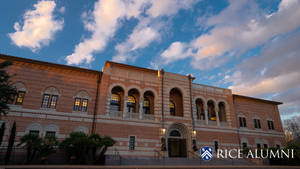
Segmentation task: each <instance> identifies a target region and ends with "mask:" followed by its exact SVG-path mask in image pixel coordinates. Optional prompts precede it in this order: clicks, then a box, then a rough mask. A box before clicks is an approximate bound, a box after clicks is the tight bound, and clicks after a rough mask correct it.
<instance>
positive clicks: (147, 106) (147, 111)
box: [143, 98, 150, 114]
mask: <svg viewBox="0 0 300 169" xmlns="http://www.w3.org/2000/svg"><path fill="white" fill-rule="evenodd" d="M143 112H144V114H150V100H149V99H148V98H144V103H143Z"/></svg>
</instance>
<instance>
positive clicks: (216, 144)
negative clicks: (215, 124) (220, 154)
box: [215, 141, 219, 151]
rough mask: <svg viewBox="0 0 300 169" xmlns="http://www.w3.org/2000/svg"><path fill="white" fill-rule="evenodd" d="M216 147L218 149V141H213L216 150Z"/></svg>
mask: <svg viewBox="0 0 300 169" xmlns="http://www.w3.org/2000/svg"><path fill="white" fill-rule="evenodd" d="M218 149H219V143H218V141H215V150H216V151H218Z"/></svg>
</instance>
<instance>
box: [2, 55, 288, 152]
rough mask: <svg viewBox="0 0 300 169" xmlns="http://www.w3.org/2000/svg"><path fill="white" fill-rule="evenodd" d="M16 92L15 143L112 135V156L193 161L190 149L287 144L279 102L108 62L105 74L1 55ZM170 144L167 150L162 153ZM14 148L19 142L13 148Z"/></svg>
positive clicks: (10, 115) (12, 105) (12, 118)
mask: <svg viewBox="0 0 300 169" xmlns="http://www.w3.org/2000/svg"><path fill="white" fill-rule="evenodd" d="M5 60H10V61H12V62H13V65H12V66H11V67H9V68H8V72H9V73H10V74H13V75H14V76H13V77H12V82H13V84H14V85H15V86H16V88H17V90H18V95H17V96H16V98H15V101H14V102H12V103H10V108H11V109H10V111H9V113H8V115H7V116H4V117H3V118H2V122H5V123H7V126H8V127H7V129H6V132H5V137H4V145H3V146H5V144H7V141H8V134H9V130H10V127H11V126H12V123H13V121H16V123H17V138H16V141H17V142H18V139H19V138H20V137H22V136H23V135H24V134H26V133H29V132H32V133H37V134H39V135H40V136H45V135H48V134H49V135H50V134H52V135H55V136H56V137H57V138H58V139H60V140H62V139H64V138H66V137H67V136H68V135H69V134H70V133H71V132H72V131H82V132H84V133H87V134H90V133H99V134H100V135H108V136H111V137H112V138H113V139H115V140H116V141H117V142H116V144H115V145H114V147H112V148H110V149H109V151H108V152H107V153H108V154H112V153H114V152H116V151H117V152H119V153H120V155H121V156H135V157H155V156H165V157H190V156H192V154H193V153H192V152H193V148H195V147H201V146H212V147H214V148H237V147H245V146H247V147H250V148H256V147H275V146H279V147H280V146H284V145H285V139H284V133H283V129H282V124H281V120H280V116H279V111H278V105H279V104H281V103H280V102H275V101H270V100H263V99H259V98H252V97H248V96H241V95H235V94H232V92H231V90H230V89H224V88H218V87H213V86H206V85H202V84H196V83H193V80H194V78H193V77H191V76H185V75H180V74H175V73H171V72H164V71H163V70H152V69H146V68H141V67H135V66H130V65H125V64H120V63H114V62H110V61H107V62H106V63H105V65H104V67H103V68H102V71H94V70H88V69H83V68H78V67H72V66H66V65H59V64H54V63H47V62H41V61H36V60H30V59H25V58H19V57H14V56H7V55H0V62H2V61H5ZM162 143H165V151H162V147H163V146H162ZM16 144H17V143H16Z"/></svg>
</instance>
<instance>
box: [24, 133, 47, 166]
mask: <svg viewBox="0 0 300 169" xmlns="http://www.w3.org/2000/svg"><path fill="white" fill-rule="evenodd" d="M41 144H42V139H41V138H40V137H39V135H37V134H32V133H29V134H26V135H24V136H23V137H22V138H21V139H20V143H19V144H18V146H22V147H24V148H26V150H27V156H26V163H27V164H29V163H30V162H31V161H32V160H33V159H34V157H35V155H36V153H37V152H38V150H39V149H40V147H41Z"/></svg>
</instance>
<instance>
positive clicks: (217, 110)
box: [215, 107, 220, 126]
mask: <svg viewBox="0 0 300 169" xmlns="http://www.w3.org/2000/svg"><path fill="white" fill-rule="evenodd" d="M215 111H216V117H217V126H220V119H219V108H218V107H215Z"/></svg>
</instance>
